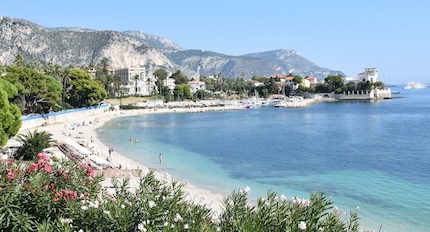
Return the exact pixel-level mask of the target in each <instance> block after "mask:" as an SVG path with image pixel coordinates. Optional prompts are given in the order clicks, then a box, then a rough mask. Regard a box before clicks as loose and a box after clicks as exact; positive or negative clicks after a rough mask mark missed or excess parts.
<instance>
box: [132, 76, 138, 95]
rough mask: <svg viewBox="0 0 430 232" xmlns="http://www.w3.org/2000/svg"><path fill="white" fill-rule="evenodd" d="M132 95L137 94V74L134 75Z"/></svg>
mask: <svg viewBox="0 0 430 232" xmlns="http://www.w3.org/2000/svg"><path fill="white" fill-rule="evenodd" d="M133 80H134V96H137V81H138V80H139V75H137V74H136V75H134V78H133Z"/></svg>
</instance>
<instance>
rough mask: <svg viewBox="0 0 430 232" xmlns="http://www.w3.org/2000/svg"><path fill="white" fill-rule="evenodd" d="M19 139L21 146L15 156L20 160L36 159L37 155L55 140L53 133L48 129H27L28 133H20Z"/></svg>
mask: <svg viewBox="0 0 430 232" xmlns="http://www.w3.org/2000/svg"><path fill="white" fill-rule="evenodd" d="M18 141H20V142H21V144H22V145H21V146H20V147H19V148H18V149H17V150H16V151H15V154H14V157H15V159H19V160H34V159H35V158H36V155H37V154H39V153H40V152H42V151H43V149H45V148H48V147H49V145H50V143H51V142H53V139H52V134H51V133H49V132H46V131H41V132H38V131H37V130H34V131H33V132H31V131H29V130H27V134H20V135H19V136H18Z"/></svg>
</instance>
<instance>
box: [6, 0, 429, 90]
mask: <svg viewBox="0 0 430 232" xmlns="http://www.w3.org/2000/svg"><path fill="white" fill-rule="evenodd" d="M429 12H430V1H426V0H410V1H389V0H379V1H370V0H360V1H342V0H337V1H336V0H324V1H322V0H314V1H310V0H302V1H289V0H266V1H262V0H259V1H257V0H205V1H198V0H181V1H179V0H157V1H145V0H135V1H133V0H122V1H106V0H104V1H101V0H85V1H84V0H73V1H70V0H69V1H67V0H61V1H55V0H50V1H48V0H30V1H29V0H0V15H2V16H9V17H15V18H22V19H27V20H29V21H32V22H34V23H37V24H40V25H42V26H45V27H60V26H61V27H62V26H64V27H72V26H80V27H85V28H91V29H98V30H115V31H125V30H139V31H143V32H145V33H148V34H153V35H158V36H162V37H165V38H166V39H169V40H171V41H173V42H175V43H177V44H178V45H179V46H181V47H183V48H185V49H202V50H210V51H214V52H220V53H224V54H228V55H243V54H246V53H251V52H263V51H269V50H274V49H294V50H297V51H298V53H299V54H300V55H302V56H304V57H305V58H307V59H309V60H311V61H313V62H314V63H315V64H317V65H318V66H321V67H325V68H330V69H335V70H341V71H343V72H344V73H345V74H346V75H348V76H355V75H356V74H358V73H359V72H362V71H363V69H364V68H366V67H377V68H378V69H379V73H380V76H379V77H380V79H381V80H382V81H383V82H385V83H393V84H403V83H406V82H408V81H420V82H425V83H429V82H430V74H429V73H428V70H429V68H430V29H429V24H430V13H429Z"/></svg>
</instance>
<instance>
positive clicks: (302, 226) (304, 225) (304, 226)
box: [298, 221, 306, 230]
mask: <svg viewBox="0 0 430 232" xmlns="http://www.w3.org/2000/svg"><path fill="white" fill-rule="evenodd" d="M298 226H299V229H301V230H306V222H304V221H301V222H300V223H299V225H298Z"/></svg>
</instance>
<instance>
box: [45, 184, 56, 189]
mask: <svg viewBox="0 0 430 232" xmlns="http://www.w3.org/2000/svg"><path fill="white" fill-rule="evenodd" d="M54 188H55V184H54V183H49V184H46V185H45V189H54Z"/></svg>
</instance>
